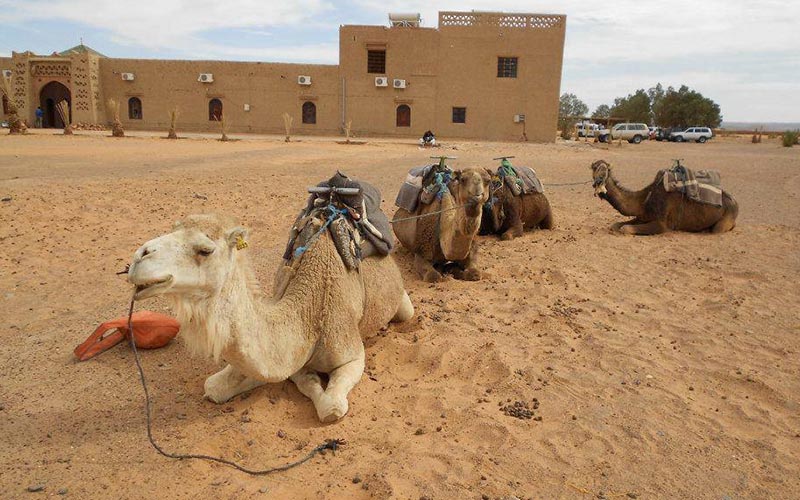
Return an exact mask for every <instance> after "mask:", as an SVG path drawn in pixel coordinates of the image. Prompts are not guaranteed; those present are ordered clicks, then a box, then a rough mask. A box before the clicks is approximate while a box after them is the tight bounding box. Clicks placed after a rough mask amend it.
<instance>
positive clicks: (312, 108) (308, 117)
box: [303, 102, 317, 124]
mask: <svg viewBox="0 0 800 500" xmlns="http://www.w3.org/2000/svg"><path fill="white" fill-rule="evenodd" d="M303 123H311V124H314V123H317V105H316V104H314V103H313V102H304V103H303Z"/></svg>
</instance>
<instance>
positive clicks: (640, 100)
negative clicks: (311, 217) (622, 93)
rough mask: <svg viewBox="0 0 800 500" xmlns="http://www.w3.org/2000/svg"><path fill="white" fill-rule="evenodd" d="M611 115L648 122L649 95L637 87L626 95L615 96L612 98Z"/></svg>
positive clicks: (631, 120) (638, 121)
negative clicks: (632, 92)
mask: <svg viewBox="0 0 800 500" xmlns="http://www.w3.org/2000/svg"><path fill="white" fill-rule="evenodd" d="M611 115H612V116H619V117H622V118H625V119H626V120H628V121H630V122H637V123H650V122H651V119H650V96H649V95H648V94H647V92H646V91H645V90H644V89H639V90H637V91H636V92H635V93H634V94H628V96H627V97H617V98H616V99H614V106H613V107H612V108H611Z"/></svg>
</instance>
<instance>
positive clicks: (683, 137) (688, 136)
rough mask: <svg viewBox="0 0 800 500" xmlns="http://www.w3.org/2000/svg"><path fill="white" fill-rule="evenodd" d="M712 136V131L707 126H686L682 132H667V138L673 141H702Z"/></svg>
mask: <svg viewBox="0 0 800 500" xmlns="http://www.w3.org/2000/svg"><path fill="white" fill-rule="evenodd" d="M712 137H714V133H713V132H712V131H711V129H710V128H708V127H692V128H687V129H686V130H684V131H683V132H672V133H671V134H669V140H670V141H675V142H683V141H697V142H699V143H701V144H702V143H704V142H706V141H707V140H709V139H711V138H712Z"/></svg>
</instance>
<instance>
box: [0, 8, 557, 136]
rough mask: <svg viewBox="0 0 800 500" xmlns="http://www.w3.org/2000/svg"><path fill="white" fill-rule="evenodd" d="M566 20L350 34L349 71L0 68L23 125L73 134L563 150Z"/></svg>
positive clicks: (344, 61)
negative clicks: (467, 142)
mask: <svg viewBox="0 0 800 500" xmlns="http://www.w3.org/2000/svg"><path fill="white" fill-rule="evenodd" d="M565 31H566V17H565V16H561V15H542V14H509V13H496V12H440V13H439V26H438V28H424V27H418V26H416V25H413V24H411V25H409V24H407V23H406V24H405V25H401V26H390V27H386V26H350V25H345V26H341V27H340V29H339V65H323V64H283V63H260V62H226V61H179V60H145V59H116V58H110V57H105V56H103V55H102V54H99V53H97V52H95V51H93V50H91V49H89V48H88V47H85V46H83V45H80V46H78V47H75V48H73V49H70V50H68V51H65V52H62V53H59V54H53V55H51V56H38V55H35V54H32V53H30V52H22V53H17V52H14V53H13V54H12V57H11V58H0V70H2V71H3V73H4V75H5V77H6V78H7V80H8V81H9V83H10V88H11V94H12V95H11V96H10V98H11V99H13V100H14V102H15V103H16V105H17V108H18V110H19V114H20V116H21V117H23V118H24V119H27V120H28V123H30V124H32V123H33V122H34V116H35V110H36V107H37V106H41V107H42V110H43V111H44V112H45V118H44V123H45V126H52V127H60V126H62V124H61V122H60V119H59V118H58V116H57V113H55V111H54V106H55V104H57V103H58V102H59V101H60V100H62V99H63V100H66V101H67V102H68V103H69V104H70V109H71V113H72V121H73V123H107V122H108V121H109V120H110V119H111V118H112V117H109V116H107V113H106V108H107V105H106V103H107V102H108V100H109V99H114V100H116V101H117V102H119V103H120V119H121V121H122V123H123V126H124V127H125V128H127V129H132V130H136V129H146V130H154V129H166V128H167V127H168V123H169V111H170V110H172V109H174V108H177V109H178V111H179V118H178V129H179V130H184V131H217V130H220V121H219V120H220V118H221V117H222V116H224V117H225V125H226V127H227V129H228V131H229V132H254V133H276V134H279V133H283V131H284V121H283V114H284V113H288V114H289V115H290V116H291V117H292V118H293V126H292V131H293V133H295V134H321V135H339V134H341V133H342V131H343V130H344V128H345V127H346V126H347V125H348V124H349V126H350V128H351V130H352V132H353V133H354V134H355V135H358V136H398V137H419V136H421V135H422V133H423V132H425V131H426V130H432V131H434V133H435V134H436V135H437V137H439V138H472V139H486V140H525V139H527V140H531V141H536V142H552V141H554V139H555V133H556V122H557V117H558V98H559V92H560V86H561V69H562V60H563V52H564V36H565Z"/></svg>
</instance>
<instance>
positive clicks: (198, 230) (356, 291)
mask: <svg viewBox="0 0 800 500" xmlns="http://www.w3.org/2000/svg"><path fill="white" fill-rule="evenodd" d="M246 238H247V232H246V230H245V229H244V228H242V227H240V226H239V225H238V224H237V222H236V221H235V219H233V218H231V217H225V216H218V215H193V216H189V217H188V218H186V219H185V220H184V221H182V222H178V223H176V224H175V227H174V228H173V231H172V232H171V233H168V234H165V235H163V236H160V237H158V238H155V239H153V240H150V241H148V242H147V243H145V244H144V245H142V246H141V247H140V248H139V249H138V250H137V251H136V253H135V254H134V257H133V263H132V264H131V266H130V271H129V274H128V280H129V281H130V282H131V283H133V284H135V285H136V296H135V298H136V300H143V299H146V298H149V297H154V296H158V295H161V296H164V297H166V298H167V299H168V300H170V301H171V304H172V306H173V307H174V309H175V312H176V315H177V318H178V320H179V321H180V323H181V328H182V331H183V335H182V336H183V338H184V340H185V342H186V344H187V346H188V347H189V349H190V350H193V351H195V352H197V353H200V354H203V355H206V356H209V357H211V358H213V359H214V360H217V361H219V360H220V359H224V361H225V362H227V363H228V364H227V366H226V367H225V368H224V369H223V370H221V371H220V372H218V373H216V374H214V375H212V376H210V377H208V379H206V382H205V396H206V397H207V398H209V399H210V400H212V401H214V402H216V403H224V402H225V401H228V400H229V399H230V398H232V397H234V396H235V395H237V394H240V393H242V392H244V391H248V390H250V389H253V388H254V387H258V386H260V385H262V384H265V383H273V382H281V381H283V380H286V379H291V380H292V382H294V383H295V384H296V385H297V388H298V389H299V390H300V392H301V393H303V394H304V395H306V396H307V397H309V398H310V399H311V400H312V401H313V402H314V407H315V408H316V410H317V416H318V417H319V419H320V420H321V421H322V422H333V421H335V420H338V419H340V418H342V417H343V416H344V415H345V414H346V413H347V410H348V403H347V395H348V393H349V392H350V390H351V389H352V388H353V387H354V386H355V385H356V384H357V383H358V381H359V380H360V378H361V375H362V373H363V372H364V343H363V341H362V335H363V334H367V333H373V332H375V331H376V330H378V329H379V328H381V327H383V326H385V325H386V324H387V323H389V321H406V320H408V319H410V318H411V317H412V316H413V314H414V307H413V306H412V304H411V300H410V299H409V297H408V294H407V293H406V292H405V290H404V289H403V280H402V277H401V276H400V270H399V269H398V267H397V265H396V264H395V262H394V259H393V258H392V257H391V256H386V257H378V256H371V257H367V258H365V259H364V260H363V261H362V262H361V266H360V270H353V271H348V270H347V269H346V268H345V266H344V264H343V262H342V260H341V258H340V257H339V254H338V253H337V251H336V247H335V245H334V243H333V241H332V240H331V238H330V236H329V234H328V232H327V231H325V232H324V233H323V234H322V235H321V236H320V237H319V239H318V240H317V241H316V242H315V243H314V245H313V246H311V247H310V248H309V249H308V250H307V251H306V252H305V254H304V255H303V257H302V259H297V260H294V261H293V263H292V265H291V267H289V266H283V267H282V268H281V269H279V271H278V273H277V275H276V292H275V296H274V297H272V299H266V298H265V297H264V296H263V294H262V292H261V289H260V287H259V284H258V282H257V280H256V278H255V275H254V273H253V271H252V267H251V265H250V263H249V260H248V257H247V252H246V251H243V249H242V247H243V246H245V245H244V244H243V242H246ZM319 373H327V374H329V375H330V377H329V381H328V384H327V387H325V388H323V385H322V381H321V380H320V377H319Z"/></svg>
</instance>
